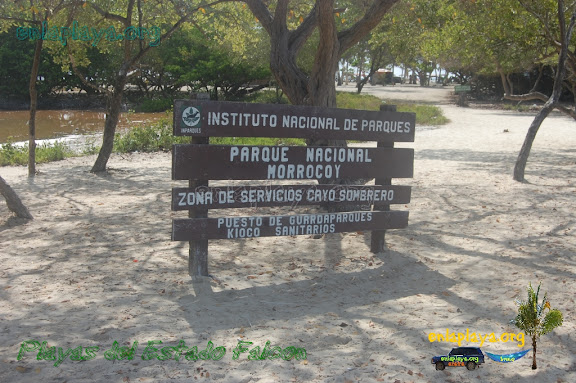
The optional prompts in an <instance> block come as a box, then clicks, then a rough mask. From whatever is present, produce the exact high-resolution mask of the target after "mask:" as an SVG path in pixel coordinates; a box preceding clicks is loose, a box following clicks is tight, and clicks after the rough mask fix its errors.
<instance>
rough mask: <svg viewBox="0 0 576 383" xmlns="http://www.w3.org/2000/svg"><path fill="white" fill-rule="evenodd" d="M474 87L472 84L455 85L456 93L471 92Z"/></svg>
mask: <svg viewBox="0 0 576 383" xmlns="http://www.w3.org/2000/svg"><path fill="white" fill-rule="evenodd" d="M471 90H472V88H471V87H470V85H456V86H454V93H462V92H470V91H471Z"/></svg>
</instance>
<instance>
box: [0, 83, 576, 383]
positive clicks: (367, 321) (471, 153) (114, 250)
mask: <svg viewBox="0 0 576 383" xmlns="http://www.w3.org/2000/svg"><path fill="white" fill-rule="evenodd" d="M366 92H367V93H376V94H378V95H379V96H381V97H386V98H393V99H402V98H404V99H412V100H423V101H428V102H436V103H438V104H441V107H442V109H443V110H444V113H445V114H446V115H447V117H448V118H450V119H451V123H449V124H448V125H444V126H442V127H438V128H432V127H418V130H417V134H416V142H415V143H413V144H404V145H398V146H407V147H414V148H415V149H416V160H415V176H414V178H413V179H411V180H405V181H402V182H396V183H398V184H408V185H412V186H413V191H412V202H411V203H410V204H409V205H407V206H406V207H405V206H399V207H397V209H400V210H409V211H410V224H409V226H408V228H407V229H403V230H395V231H390V232H389V233H388V234H387V244H388V249H387V250H386V251H385V252H384V253H382V254H377V255H373V254H371V253H370V251H369V242H370V238H369V236H368V235H367V234H363V233H356V232H354V233H345V234H330V235H326V236H324V237H323V238H321V239H312V238H310V236H299V237H278V238H260V239H247V240H215V241H211V242H210V273H211V275H212V276H213V277H214V279H210V278H205V279H199V280H197V281H195V282H192V281H191V279H190V277H189V276H188V274H187V243H177V242H171V241H170V231H171V219H172V218H173V217H182V216H183V214H182V213H181V212H178V213H174V212H171V211H170V191H171V188H172V187H176V186H185V185H184V183H183V182H180V181H171V176H170V167H171V158H170V155H169V154H168V153H159V154H135V155H124V156H119V155H115V156H113V157H112V159H111V161H110V163H109V165H110V167H111V170H110V172H109V173H108V174H106V175H94V174H90V173H89V172H88V170H89V168H90V166H91V164H92V163H93V161H94V157H84V158H73V159H69V160H66V161H62V162H57V163H51V164H46V165H41V166H39V170H40V172H41V173H40V175H39V176H37V177H36V178H35V179H34V180H32V181H29V180H28V179H27V177H26V169H25V168H23V167H4V168H0V173H1V175H2V176H3V177H4V178H5V179H6V180H7V181H8V182H9V183H10V184H11V185H12V186H13V187H14V188H15V189H16V190H17V191H18V192H19V193H20V196H21V197H22V199H23V200H24V201H25V203H26V204H27V205H28V207H29V209H30V211H31V212H32V214H33V215H34V217H35V219H34V220H33V221H31V222H23V221H21V220H18V219H15V218H11V217H10V213H9V211H8V210H7V208H6V206H5V204H4V203H3V202H0V260H1V265H2V266H1V268H0V276H1V280H0V297H1V300H0V329H1V333H0V381H1V382H33V381H43V382H89V381H93V382H191V381H219V382H244V383H247V382H395V383H404V382H495V383H496V382H550V383H552V382H554V383H556V382H574V381H576V356H575V355H576V343H575V333H576V332H575V322H574V314H575V302H574V300H575V294H574V291H576V280H575V275H576V253H575V248H576V239H575V234H576V233H575V230H576V210H575V206H576V185H575V183H576V166H575V165H576V157H575V154H576V149H575V148H576V130H575V129H574V127H575V125H574V122H573V121H571V120H570V119H567V118H565V117H563V116H560V115H553V116H552V117H550V118H548V119H547V120H546V121H545V123H544V125H543V126H542V128H541V131H540V133H539V134H538V137H537V139H536V142H535V145H534V148H533V152H532V155H531V157H530V161H529V163H528V168H527V180H528V182H527V183H525V184H520V183H517V182H514V181H513V180H512V177H511V173H512V167H513V164H514V161H515V158H516V155H517V152H518V150H519V148H520V146H521V144H522V141H523V139H524V135H525V133H526V130H527V128H528V125H529V124H530V121H531V120H532V117H533V115H531V114H524V113H513V112H504V111H498V110H486V109H473V108H458V107H456V106H455V105H453V104H451V103H450V102H449V97H450V90H449V89H445V88H429V89H425V90H423V89H421V88H418V87H409V86H396V87H387V88H384V87H370V86H368V87H366ZM505 130H507V132H505ZM241 213H242V212H237V213H236V214H241ZM248 213H250V215H253V214H268V213H270V209H262V208H260V209H253V210H252V211H250V212H248ZM243 214H246V212H243ZM540 281H541V282H542V284H543V289H544V290H545V291H547V292H548V297H549V299H550V301H551V304H552V307H555V308H558V309H560V310H561V311H562V312H563V314H564V317H565V321H564V325H563V326H562V327H559V328H558V329H556V330H554V331H553V332H552V333H551V334H548V335H545V336H544V337H542V338H541V340H540V343H539V344H538V354H537V357H538V366H539V368H538V369H537V370H535V371H534V370H531V369H530V363H531V358H530V357H529V356H530V355H531V354H528V356H526V357H524V358H523V359H520V360H518V361H516V362H514V363H508V364H501V363H496V362H493V361H487V362H486V363H485V364H484V365H482V366H481V367H480V368H479V369H477V370H474V371H468V370H466V369H465V368H447V369H446V370H444V371H436V370H435V369H434V366H433V365H431V363H430V358H431V357H432V356H434V355H443V354H445V353H447V352H448V351H450V349H451V348H452V346H454V344H453V343H449V342H446V343H442V342H440V343H439V342H434V343H431V342H430V341H429V339H428V334H429V333H430V332H439V333H445V332H446V329H447V328H448V329H450V331H454V332H464V333H465V332H466V329H469V331H470V332H476V333H482V334H487V333H488V334H489V333H491V332H494V333H495V334H496V335H497V336H499V335H500V334H501V333H503V332H509V333H518V331H517V329H515V328H514V327H513V326H511V325H510V324H509V320H510V319H512V318H513V317H514V316H515V313H516V306H515V304H514V300H515V299H516V298H525V295H526V293H525V289H526V287H527V285H528V283H529V282H532V283H533V284H537V283H538V282H540ZM153 340H159V341H162V342H163V343H162V346H174V347H175V346H178V343H179V342H180V341H181V340H182V341H184V342H185V345H186V346H187V347H193V346H197V347H198V348H199V350H203V349H204V348H206V347H207V344H208V342H209V341H211V342H212V343H213V345H214V346H213V347H220V346H221V347H224V348H225V351H226V353H225V354H224V355H223V357H222V359H221V360H216V361H214V360H198V361H192V360H190V361H188V360H186V359H185V358H184V357H181V358H180V360H179V361H176V360H157V359H152V360H143V358H142V356H143V355H149V354H150V352H148V353H147V352H145V349H146V347H147V342H149V341H153ZM26 341H38V342H39V343H42V342H47V343H46V347H51V346H54V347H56V350H61V351H60V353H61V355H60V356H58V357H60V358H61V357H64V356H65V354H66V353H67V351H68V349H77V348H78V347H82V348H81V350H82V354H81V355H80V356H82V357H85V358H86V357H89V355H90V349H89V350H86V348H88V347H96V346H98V347H99V350H98V351H97V352H94V351H93V352H92V353H93V354H94V355H95V358H93V359H91V360H85V361H73V360H70V357H72V358H73V359H78V358H76V357H75V356H74V355H75V353H76V351H74V353H71V354H68V355H67V358H66V359H65V360H64V361H63V362H61V363H60V364H58V363H57V361H53V360H52V361H50V360H38V359H37V354H38V351H29V352H23V356H22V357H21V359H20V360H17V357H18V354H19V351H20V350H21V348H22V347H21V345H22V343H23V342H26ZM114 341H117V342H118V343H119V345H120V346H121V347H124V346H126V347H128V345H130V346H132V345H133V344H134V342H138V345H137V346H136V351H135V355H134V357H133V359H131V360H128V359H125V360H107V359H106V358H105V355H107V356H108V357H112V356H113V355H114V354H113V353H110V352H108V353H105V352H106V351H107V350H110V349H111V348H112V345H113V343H114ZM239 341H244V342H253V344H252V345H251V346H249V347H248V348H249V349H253V348H254V347H255V346H259V347H261V348H263V347H264V346H265V344H266V342H267V341H270V344H271V346H279V347H281V348H282V349H284V348H287V347H289V346H295V347H298V348H303V349H305V350H306V353H307V359H306V360H295V359H293V360H290V361H285V360H282V359H275V360H248V356H249V353H248V352H246V353H241V354H239V357H238V358H236V359H235V358H234V353H233V350H234V349H235V347H236V346H237V344H238V342H239ZM39 343H38V344H39ZM38 344H36V343H34V342H29V343H27V345H28V347H29V349H30V350H33V349H34V348H35V346H37V345H38ZM462 345H470V346H477V345H478V344H474V343H471V342H468V343H467V342H463V343H462ZM162 346H158V345H157V347H162ZM530 347H531V346H530V344H529V342H528V340H526V345H525V346H524V347H523V348H522V349H526V348H530ZM60 348H61V349H60ZM482 349H483V351H488V352H492V353H496V354H499V353H500V354H505V353H512V352H516V351H518V350H520V349H521V348H519V347H518V342H515V341H514V342H508V343H504V342H499V343H488V341H486V343H485V344H484V345H483V346H482ZM167 350H168V349H167ZM219 350H220V351H221V350H222V349H219ZM148 351H150V349H148ZM216 354H217V353H214V354H213V355H216ZM46 355H48V354H46ZM202 355H204V354H202ZM54 364H58V366H56V367H55V366H54Z"/></svg>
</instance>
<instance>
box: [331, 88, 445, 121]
mask: <svg viewBox="0 0 576 383" xmlns="http://www.w3.org/2000/svg"><path fill="white" fill-rule="evenodd" d="M336 100H337V103H338V107H339V108H342V109H360V110H380V105H381V104H382V103H383V102H384V103H386V104H390V105H396V108H397V110H398V111H399V112H410V113H416V124H418V125H432V126H438V125H444V124H447V123H448V122H450V120H449V119H448V118H446V116H444V114H442V109H440V108H439V107H437V106H434V105H422V104H407V103H403V102H401V101H395V100H386V101H382V100H381V99H379V98H378V97H375V96H371V95H365V94H356V93H351V92H338V93H337V94H336Z"/></svg>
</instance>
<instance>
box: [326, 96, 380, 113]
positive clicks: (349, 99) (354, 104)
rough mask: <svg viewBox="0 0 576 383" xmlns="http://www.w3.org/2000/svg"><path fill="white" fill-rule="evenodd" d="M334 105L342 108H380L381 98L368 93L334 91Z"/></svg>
mask: <svg viewBox="0 0 576 383" xmlns="http://www.w3.org/2000/svg"><path fill="white" fill-rule="evenodd" d="M336 105H338V108H342V109H360V110H380V105H382V100H380V99H379V98H378V97H376V96H371V95H368V94H358V93H352V92H336Z"/></svg>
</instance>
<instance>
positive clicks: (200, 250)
mask: <svg viewBox="0 0 576 383" xmlns="http://www.w3.org/2000/svg"><path fill="white" fill-rule="evenodd" d="M208 143H209V138H208V137H206V138H199V137H193V138H192V141H191V144H208ZM188 186H189V187H190V188H191V189H193V190H196V188H198V187H202V186H204V187H208V180H190V181H188ZM188 217H189V218H208V209H206V208H199V207H197V208H194V209H190V210H189V211H188ZM188 243H189V245H190V249H189V252H188V274H189V275H190V276H191V277H199V276H203V277H207V276H208V240H200V241H189V242H188Z"/></svg>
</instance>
